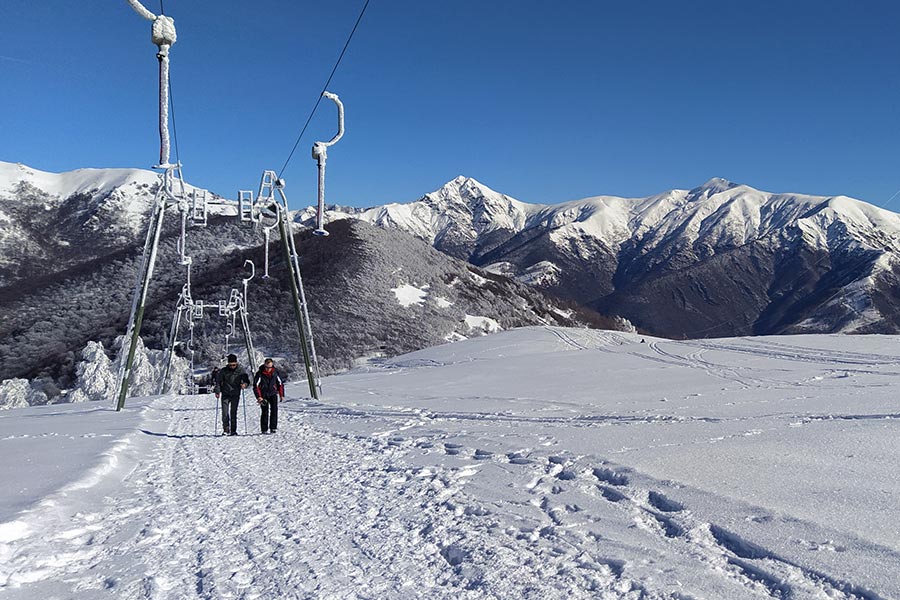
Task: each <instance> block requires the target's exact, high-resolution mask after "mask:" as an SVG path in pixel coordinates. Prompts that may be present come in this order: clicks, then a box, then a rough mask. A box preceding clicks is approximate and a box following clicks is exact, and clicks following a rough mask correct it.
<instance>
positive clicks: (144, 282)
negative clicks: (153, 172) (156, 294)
mask: <svg viewBox="0 0 900 600" xmlns="http://www.w3.org/2000/svg"><path fill="white" fill-rule="evenodd" d="M166 187H167V186H166V182H165V177H163V178H161V180H160V191H159V192H157V197H156V200H155V203H154V207H153V211H154V212H153V214H152V216H151V217H150V228H149V230H148V231H147V240H146V242H145V243H144V255H143V259H142V260H141V268H140V270H139V272H138V278H137V283H136V285H135V289H134V302H133V303H132V306H131V317H129V320H128V328H127V329H126V330H125V339H123V340H122V344H123V347H122V350H123V354H122V358H121V362H120V363H119V399H118V403H117V404H116V410H117V411H119V410H122V409H123V408H124V407H125V397H126V396H127V395H128V380H129V378H130V377H131V368H132V366H133V365H134V353H135V351H136V349H137V342H138V338H139V337H140V335H141V324H142V323H143V322H144V307H145V304H146V301H147V291H148V290H149V289H150V279H151V278H152V277H153V268H154V266H155V265H156V253H157V250H158V248H159V236H160V234H161V233H162V228H163V217H164V216H165V213H166V197H165V196H166ZM129 338H130V342H129V347H128V353H127V355H126V354H125V353H124V349H125V348H124V344H125V342H126V341H128V339H129Z"/></svg>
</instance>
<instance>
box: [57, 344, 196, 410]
mask: <svg viewBox="0 0 900 600" xmlns="http://www.w3.org/2000/svg"><path fill="white" fill-rule="evenodd" d="M122 339H123V336H119V337H118V338H117V339H116V345H117V346H118V347H119V348H120V353H121V346H122ZM118 358H119V357H117V359H116V360H115V361H113V360H110V358H109V357H108V356H107V355H106V352H105V351H104V349H103V344H101V343H100V342H88V343H87V345H86V346H85V347H84V349H83V350H82V351H81V362H79V363H78V365H77V367H76V388H75V389H74V390H73V391H72V393H71V394H69V400H70V401H71V402H86V401H90V400H110V399H111V398H113V396H114V395H115V393H116V386H117V384H118V368H119V361H118ZM163 360H164V352H162V351H161V350H149V351H148V350H147V349H146V348H145V347H144V342H143V340H140V338H139V341H138V347H137V350H136V351H135V355H134V368H133V369H132V379H131V385H130V387H129V388H128V390H129V393H130V394H131V395H132V396H149V395H151V394H155V393H156V392H157V389H158V386H159V379H160V377H161V376H162V372H163V371H164V369H165V364H163ZM189 370H190V369H189V366H188V364H187V361H186V360H185V359H184V358H181V357H179V356H176V357H174V359H173V361H172V372H171V377H172V381H183V380H186V379H187V377H188V372H189ZM176 389H177V388H176Z"/></svg>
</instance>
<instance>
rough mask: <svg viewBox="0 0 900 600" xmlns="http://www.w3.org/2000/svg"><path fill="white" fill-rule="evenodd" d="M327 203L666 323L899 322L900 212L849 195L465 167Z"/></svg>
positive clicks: (641, 320) (837, 327)
mask: <svg viewBox="0 0 900 600" xmlns="http://www.w3.org/2000/svg"><path fill="white" fill-rule="evenodd" d="M309 216H310V215H309V214H308V213H304V214H302V215H301V216H300V218H301V220H303V219H306V220H308V219H309ZM328 216H329V218H330V219H339V218H356V219H362V220H366V221H368V222H371V223H373V224H376V225H378V226H381V227H385V228H397V229H403V230H405V231H408V232H410V233H413V234H415V235H417V236H419V237H420V238H422V239H424V240H426V241H428V242H429V243H431V244H433V245H434V246H435V247H436V248H438V249H440V250H442V251H444V252H447V253H449V254H451V255H453V256H457V257H459V258H464V259H466V260H469V261H471V262H473V263H474V264H476V265H480V266H484V267H486V268H488V269H491V270H494V271H496V272H502V273H504V274H509V275H513V276H516V277H517V278H519V279H520V280H521V281H525V282H528V283H529V284H532V285H537V286H538V287H541V288H543V289H547V290H550V291H552V292H554V293H556V294H559V295H562V296H564V297H570V298H573V299H574V300H576V301H577V302H579V303H582V304H587V305H590V306H592V307H594V308H597V309H599V310H600V311H601V312H604V313H607V314H619V315H623V316H626V317H628V318H629V319H630V320H631V321H633V322H634V323H635V324H637V325H639V326H642V327H645V328H647V329H649V330H651V331H656V332H662V333H665V334H667V335H673V336H674V335H677V336H688V337H704V336H712V335H729V334H731V335H733V334H735V333H746V334H749V333H783V332H790V331H823V332H898V331H900V317H898V315H897V312H898V311H897V310H896V309H897V306H898V304H900V296H898V295H897V292H896V291H895V289H896V288H897V285H896V284H898V283H900V261H898V256H897V251H898V249H900V241H898V235H900V215H897V214H896V213H893V212H890V211H887V210H883V209H880V208H877V207H875V206H872V205H870V204H866V203H864V202H860V201H858V200H854V199H851V198H847V197H844V196H835V197H822V196H809V195H803V194H773V193H769V192H762V191H759V190H756V189H753V188H751V187H749V186H746V185H739V184H735V183H731V182H729V181H726V180H724V179H719V178H715V179H711V180H710V181H708V182H706V183H705V184H704V185H702V186H700V187H697V188H695V189H692V190H671V191H668V192H664V193H662V194H658V195H655V196H650V197H648V198H618V197H612V196H597V197H593V198H586V199H584V200H577V201H573V202H567V203H563V204H557V205H539V204H525V203H522V202H519V201H517V200H514V199H512V198H510V197H508V196H505V195H503V194H500V193H498V192H495V191H493V190H491V189H489V188H487V187H486V186H484V185H482V184H480V183H478V182H477V181H475V180H473V179H467V178H464V177H458V178H456V179H454V180H453V181H451V182H449V183H447V184H446V185H445V186H444V187H442V188H441V189H440V190H437V191H436V192H432V193H430V194H426V195H425V196H424V197H423V198H422V199H420V200H417V201H415V202H411V203H409V204H390V205H387V206H383V207H376V208H371V209H366V210H362V211H356V210H352V209H340V208H337V207H335V208H334V209H333V210H331V211H330V212H329V213H328ZM850 284H853V285H852V286H851V287H850V288H849V289H848V290H846V291H842V288H843V287H845V286H848V285H850Z"/></svg>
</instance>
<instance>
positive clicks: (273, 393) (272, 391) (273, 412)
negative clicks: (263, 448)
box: [253, 358, 284, 434]
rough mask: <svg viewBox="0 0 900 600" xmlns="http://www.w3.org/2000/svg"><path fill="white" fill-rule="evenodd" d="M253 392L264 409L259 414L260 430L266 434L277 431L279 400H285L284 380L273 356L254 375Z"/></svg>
mask: <svg viewBox="0 0 900 600" xmlns="http://www.w3.org/2000/svg"><path fill="white" fill-rule="evenodd" d="M253 393H254V394H255V395H256V402H257V403H258V404H259V408H260V409H261V410H262V413H261V414H260V416H259V428H260V430H261V431H262V432H263V433H264V434H265V433H275V430H276V429H278V401H279V400H284V381H282V379H281V375H279V374H278V370H277V369H275V362H274V361H273V360H272V359H271V358H267V359H266V361H265V362H264V363H263V364H262V366H261V367H259V371H257V372H256V375H255V376H254V377H253Z"/></svg>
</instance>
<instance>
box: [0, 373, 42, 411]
mask: <svg viewBox="0 0 900 600" xmlns="http://www.w3.org/2000/svg"><path fill="white" fill-rule="evenodd" d="M46 403H47V394H45V393H44V392H41V391H38V390H35V389H34V388H32V387H31V384H30V383H28V380H27V379H7V380H5V381H3V382H2V383H0V409H6V408H21V407H24V406H35V405H38V404H46Z"/></svg>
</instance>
